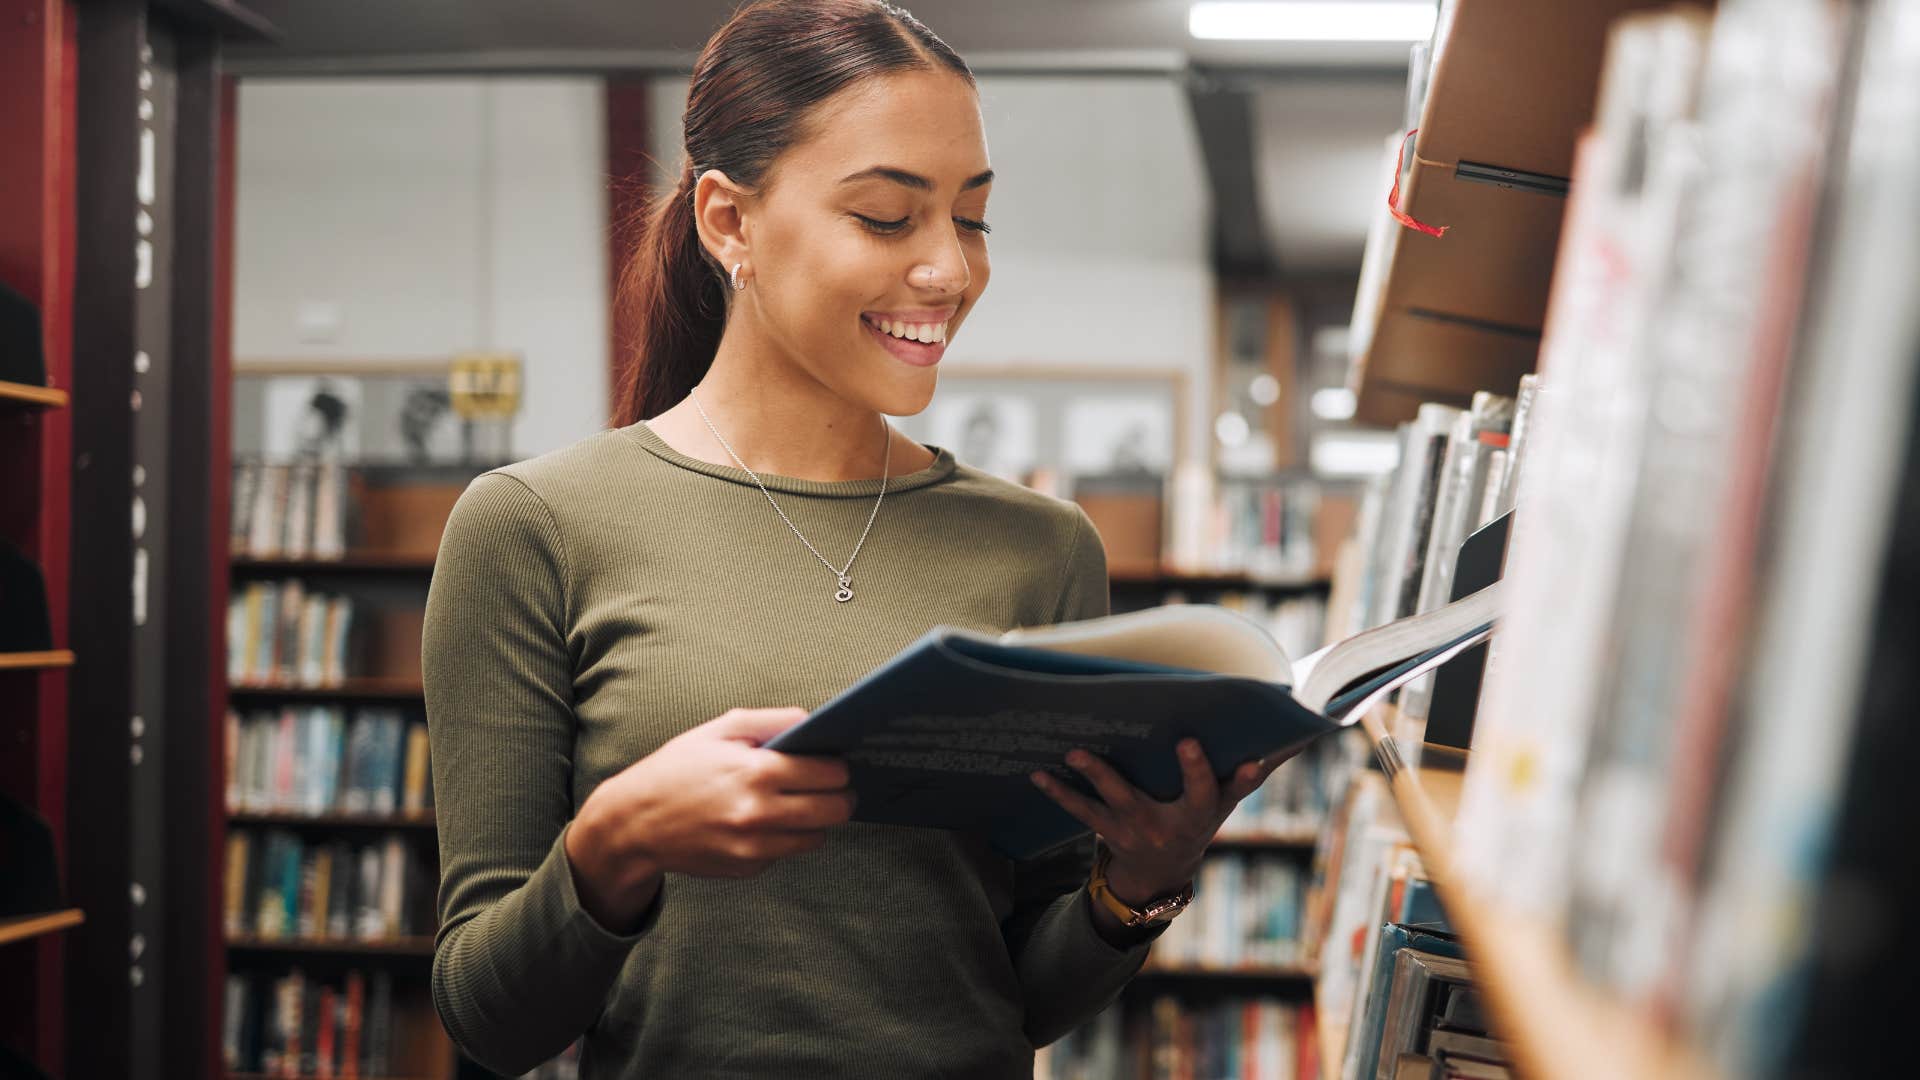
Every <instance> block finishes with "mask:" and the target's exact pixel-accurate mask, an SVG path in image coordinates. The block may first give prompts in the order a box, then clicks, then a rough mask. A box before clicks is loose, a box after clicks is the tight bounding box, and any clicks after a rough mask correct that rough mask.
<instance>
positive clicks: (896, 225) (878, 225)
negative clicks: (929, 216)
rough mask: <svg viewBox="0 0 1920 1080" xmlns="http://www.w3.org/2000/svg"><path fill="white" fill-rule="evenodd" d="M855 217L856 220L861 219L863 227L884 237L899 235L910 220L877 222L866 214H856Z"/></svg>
mask: <svg viewBox="0 0 1920 1080" xmlns="http://www.w3.org/2000/svg"><path fill="white" fill-rule="evenodd" d="M853 216H854V217H856V218H859V219H860V223H861V224H862V225H865V226H866V227H867V228H868V229H870V230H872V231H873V232H877V233H880V234H881V235H883V236H884V235H890V234H892V233H897V232H899V231H900V230H901V229H904V228H906V227H907V222H908V220H910V219H908V218H901V219H900V220H899V221H877V220H875V219H873V218H870V217H867V216H866V215H865V214H855V215H853Z"/></svg>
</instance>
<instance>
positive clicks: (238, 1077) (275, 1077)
mask: <svg viewBox="0 0 1920 1080" xmlns="http://www.w3.org/2000/svg"><path fill="white" fill-rule="evenodd" d="M227 1080H289V1078H288V1076H287V1074H285V1073H250V1072H229V1073H227ZM291 1080H319V1078H318V1077H316V1076H313V1075H311V1074H306V1073H301V1074H297V1075H295V1076H293V1077H292V1078H291ZM361 1080H422V1078H421V1077H415V1076H363V1077H361Z"/></svg>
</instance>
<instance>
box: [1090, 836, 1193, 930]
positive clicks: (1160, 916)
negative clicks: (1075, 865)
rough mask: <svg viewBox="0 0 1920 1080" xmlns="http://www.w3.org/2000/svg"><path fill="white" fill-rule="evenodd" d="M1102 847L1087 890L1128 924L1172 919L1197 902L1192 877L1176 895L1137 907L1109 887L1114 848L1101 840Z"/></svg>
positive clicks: (1151, 924) (1157, 922) (1156, 922)
mask: <svg viewBox="0 0 1920 1080" xmlns="http://www.w3.org/2000/svg"><path fill="white" fill-rule="evenodd" d="M1098 847H1099V854H1098V855H1096V856H1095V857H1094V860H1093V876H1092V877H1090V878H1088V879H1087V891H1088V892H1089V893H1092V894H1093V898H1094V900H1096V901H1098V902H1099V903H1100V905H1101V906H1102V907H1104V908H1106V909H1107V910H1108V911H1111V912H1113V914H1114V917H1115V918H1117V919H1119V920H1120V921H1121V922H1122V923H1124V924H1125V925H1127V926H1134V927H1139V926H1153V925H1156V924H1159V923H1169V922H1172V921H1173V917H1174V916H1175V915H1178V914H1180V911H1181V909H1183V908H1185V907H1186V906H1187V905H1188V904H1191V903H1193V882H1191V881H1189V882H1187V884H1186V887H1185V888H1183V889H1181V890H1180V891H1179V892H1177V893H1175V894H1173V895H1172V896H1162V897H1156V898H1155V899H1152V900H1149V901H1147V906H1146V907H1143V908H1136V907H1134V906H1132V905H1131V904H1128V903H1127V902H1126V901H1124V900H1122V899H1120V898H1119V897H1117V896H1115V895H1113V890H1111V889H1109V888H1107V864H1108V863H1110V862H1112V861H1113V851H1112V850H1111V849H1110V848H1108V847H1107V845H1105V844H1099V845H1098Z"/></svg>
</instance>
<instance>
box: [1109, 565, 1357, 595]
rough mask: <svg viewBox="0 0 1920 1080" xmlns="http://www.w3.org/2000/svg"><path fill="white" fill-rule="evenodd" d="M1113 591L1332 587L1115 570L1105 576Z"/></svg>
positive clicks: (1312, 581)
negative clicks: (1120, 589) (1125, 589)
mask: <svg viewBox="0 0 1920 1080" xmlns="http://www.w3.org/2000/svg"><path fill="white" fill-rule="evenodd" d="M1107 581H1108V582H1109V583H1110V584H1111V585H1113V586H1114V587H1115V588H1128V589H1194V590H1220V591H1223V592H1224V591H1236V590H1244V591H1246V592H1267V593H1320V592H1326V591H1327V590H1328V589H1330V588H1331V587H1332V581H1331V579H1328V578H1324V577H1312V578H1292V579H1277V578H1276V579H1268V578H1257V577H1249V576H1248V575H1246V574H1187V573H1180V572H1178V571H1174V570H1158V571H1154V570H1145V571H1142V570H1116V571H1114V572H1112V573H1110V574H1108V575H1107Z"/></svg>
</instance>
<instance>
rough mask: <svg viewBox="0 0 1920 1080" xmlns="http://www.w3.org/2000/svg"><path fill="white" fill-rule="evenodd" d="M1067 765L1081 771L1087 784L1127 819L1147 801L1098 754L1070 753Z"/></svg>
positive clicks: (1082, 751) (1077, 751)
mask: <svg viewBox="0 0 1920 1080" xmlns="http://www.w3.org/2000/svg"><path fill="white" fill-rule="evenodd" d="M1067 764H1069V765H1071V766H1073V767H1074V768H1076V769H1078V770H1080V775H1082V776H1084V777H1086V778H1087V782H1088V783H1089V784H1092V785H1093V790H1095V791H1097V792H1099V793H1100V798H1101V799H1102V800H1104V801H1105V802H1106V804H1107V806H1108V807H1110V808H1111V809H1112V810H1113V812H1114V813H1115V814H1118V815H1120V816H1122V817H1125V816H1127V815H1129V814H1132V813H1133V812H1134V810H1135V808H1136V807H1138V806H1139V805H1140V804H1141V803H1142V802H1144V801H1146V800H1145V799H1143V798H1142V796H1141V794H1140V792H1139V790H1138V789H1137V788H1135V787H1134V786H1133V785H1132V784H1129V783H1127V781H1126V779H1125V778H1124V777H1122V776H1121V775H1120V774H1119V773H1118V772H1115V771H1114V768H1113V766H1111V765H1109V764H1107V763H1106V762H1105V761H1103V760H1102V759H1101V758H1100V757H1099V756H1098V755H1096V754H1090V753H1088V752H1087V751H1085V750H1073V751H1070V752H1069V753H1068V754H1067Z"/></svg>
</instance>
